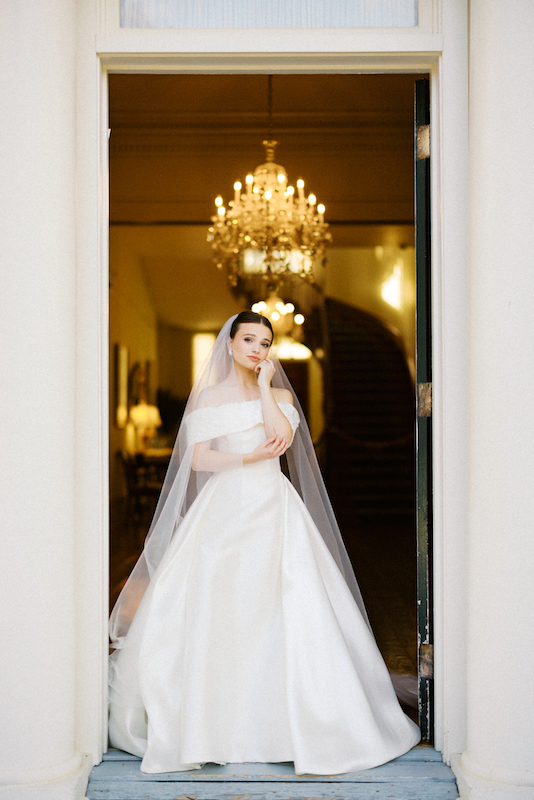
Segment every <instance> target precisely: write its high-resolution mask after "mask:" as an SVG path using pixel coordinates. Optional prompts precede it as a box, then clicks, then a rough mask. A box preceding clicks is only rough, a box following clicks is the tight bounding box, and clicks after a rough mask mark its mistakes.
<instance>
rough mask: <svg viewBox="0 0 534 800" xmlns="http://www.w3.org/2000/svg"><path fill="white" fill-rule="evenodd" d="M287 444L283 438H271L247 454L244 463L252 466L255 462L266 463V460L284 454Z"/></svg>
mask: <svg viewBox="0 0 534 800" xmlns="http://www.w3.org/2000/svg"><path fill="white" fill-rule="evenodd" d="M288 445H289V442H288V440H287V439H286V437H285V436H272V437H271V438H270V439H267V440H266V441H265V442H262V443H261V444H259V445H258V446H257V447H256V448H255V449H254V450H253V451H252V453H247V454H246V455H245V456H244V458H243V461H244V463H245V464H246V463H249V464H254V463H256V462H257V461H266V460H267V459H268V458H278V456H281V455H282V454H283V453H285V452H286V450H287V448H288Z"/></svg>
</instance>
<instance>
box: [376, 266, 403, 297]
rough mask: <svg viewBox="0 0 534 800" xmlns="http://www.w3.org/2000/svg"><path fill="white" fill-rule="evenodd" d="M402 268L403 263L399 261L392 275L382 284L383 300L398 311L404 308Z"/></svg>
mask: <svg viewBox="0 0 534 800" xmlns="http://www.w3.org/2000/svg"><path fill="white" fill-rule="evenodd" d="M402 267H403V262H402V260H401V259H399V260H398V261H397V262H396V264H395V266H394V267H393V272H392V274H391V275H390V276H389V278H388V279H387V280H385V281H384V283H383V284H382V291H381V295H382V299H383V300H385V301H386V303H389V305H390V306H392V308H396V309H400V308H401V307H402Z"/></svg>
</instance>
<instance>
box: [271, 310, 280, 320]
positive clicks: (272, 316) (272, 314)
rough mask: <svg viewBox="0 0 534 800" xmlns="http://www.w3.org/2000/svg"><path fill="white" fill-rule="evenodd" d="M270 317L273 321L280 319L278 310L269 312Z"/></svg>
mask: <svg viewBox="0 0 534 800" xmlns="http://www.w3.org/2000/svg"><path fill="white" fill-rule="evenodd" d="M271 319H272V320H273V322H278V320H279V319H280V314H279V313H278V311H272V312H271Z"/></svg>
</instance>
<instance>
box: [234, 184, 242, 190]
mask: <svg viewBox="0 0 534 800" xmlns="http://www.w3.org/2000/svg"><path fill="white" fill-rule="evenodd" d="M241 188H242V186H241V182H240V181H236V182H235V183H234V189H235V190H236V192H240V191H241Z"/></svg>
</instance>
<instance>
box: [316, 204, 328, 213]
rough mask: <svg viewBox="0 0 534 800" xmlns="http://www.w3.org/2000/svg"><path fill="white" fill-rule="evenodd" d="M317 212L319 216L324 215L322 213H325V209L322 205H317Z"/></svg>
mask: <svg viewBox="0 0 534 800" xmlns="http://www.w3.org/2000/svg"><path fill="white" fill-rule="evenodd" d="M317 211H318V212H319V214H324V212H325V211H326V208H325V207H324V205H323V204H322V203H319V205H318V206H317Z"/></svg>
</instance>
